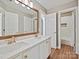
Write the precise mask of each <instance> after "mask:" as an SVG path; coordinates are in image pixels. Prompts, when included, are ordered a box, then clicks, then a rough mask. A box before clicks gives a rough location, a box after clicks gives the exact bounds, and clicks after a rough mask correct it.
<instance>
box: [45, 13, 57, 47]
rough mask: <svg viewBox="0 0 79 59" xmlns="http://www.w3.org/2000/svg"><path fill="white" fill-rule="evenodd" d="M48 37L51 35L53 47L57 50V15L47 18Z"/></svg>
mask: <svg viewBox="0 0 79 59" xmlns="http://www.w3.org/2000/svg"><path fill="white" fill-rule="evenodd" d="M46 35H50V36H51V37H52V39H51V47H52V48H56V13H53V14H48V15H47V16H46Z"/></svg>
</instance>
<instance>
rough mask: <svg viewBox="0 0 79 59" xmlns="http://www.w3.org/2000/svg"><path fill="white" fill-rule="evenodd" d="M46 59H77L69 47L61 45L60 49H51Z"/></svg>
mask: <svg viewBox="0 0 79 59" xmlns="http://www.w3.org/2000/svg"><path fill="white" fill-rule="evenodd" d="M48 59H78V56H77V55H76V54H75V52H73V48H72V47H71V46H68V45H62V48H61V49H52V53H51V55H50V58H48Z"/></svg>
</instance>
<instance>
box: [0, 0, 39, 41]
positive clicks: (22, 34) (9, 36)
mask: <svg viewBox="0 0 79 59" xmlns="http://www.w3.org/2000/svg"><path fill="white" fill-rule="evenodd" d="M17 1H18V2H19V3H21V4H23V5H25V6H27V7H29V8H30V9H32V10H34V11H35V12H37V19H36V20H37V31H36V32H30V33H26V32H24V33H19V34H14V35H3V36H0V40H4V39H8V38H12V37H20V36H26V35H34V34H38V33H39V11H38V10H37V9H35V8H31V7H30V6H28V5H26V4H24V3H23V2H21V1H19V0H17Z"/></svg>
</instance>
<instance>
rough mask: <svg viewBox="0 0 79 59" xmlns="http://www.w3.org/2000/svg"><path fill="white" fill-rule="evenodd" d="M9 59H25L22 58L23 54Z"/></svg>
mask: <svg viewBox="0 0 79 59" xmlns="http://www.w3.org/2000/svg"><path fill="white" fill-rule="evenodd" d="M9 59H23V58H22V54H18V55H15V56H13V57H11V58H9Z"/></svg>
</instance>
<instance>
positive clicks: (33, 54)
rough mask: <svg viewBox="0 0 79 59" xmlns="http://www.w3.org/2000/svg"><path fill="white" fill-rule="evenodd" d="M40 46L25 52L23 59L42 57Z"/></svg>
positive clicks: (38, 58)
mask: <svg viewBox="0 0 79 59" xmlns="http://www.w3.org/2000/svg"><path fill="white" fill-rule="evenodd" d="M39 55H40V54H39V46H35V47H33V48H31V49H30V50H28V51H25V52H24V53H23V59H40V56H39Z"/></svg>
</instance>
